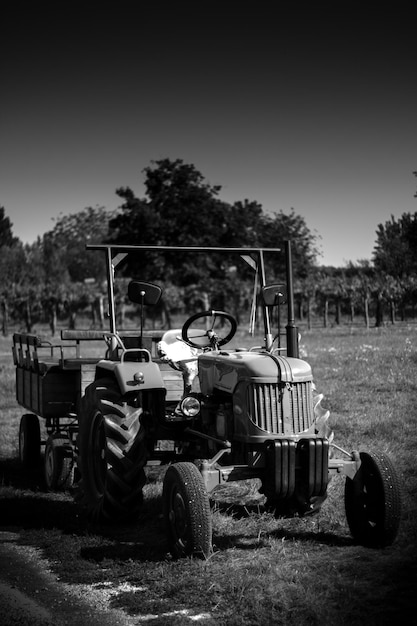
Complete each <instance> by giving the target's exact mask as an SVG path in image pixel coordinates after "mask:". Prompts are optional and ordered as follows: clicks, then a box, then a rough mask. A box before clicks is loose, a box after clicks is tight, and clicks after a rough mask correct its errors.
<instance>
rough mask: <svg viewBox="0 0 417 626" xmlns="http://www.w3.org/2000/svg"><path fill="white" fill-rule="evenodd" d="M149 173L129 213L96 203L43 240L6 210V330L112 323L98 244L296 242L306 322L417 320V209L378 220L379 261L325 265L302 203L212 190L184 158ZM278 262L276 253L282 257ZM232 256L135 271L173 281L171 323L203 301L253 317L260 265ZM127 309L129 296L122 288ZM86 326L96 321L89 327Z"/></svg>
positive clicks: (276, 271) (272, 267)
mask: <svg viewBox="0 0 417 626" xmlns="http://www.w3.org/2000/svg"><path fill="white" fill-rule="evenodd" d="M143 173H144V177H145V180H144V185H145V195H144V197H142V198H139V197H137V196H136V194H135V193H134V191H133V190H132V189H131V188H130V187H120V188H118V189H117V190H116V195H117V196H118V197H119V199H120V201H121V203H120V206H119V207H118V209H115V210H108V209H106V208H105V207H95V208H92V207H88V208H86V209H84V210H83V211H80V212H79V213H76V214H71V215H66V216H61V217H60V218H59V219H58V220H57V221H56V224H55V226H54V228H53V229H52V230H51V231H49V232H47V233H45V234H44V235H43V236H42V237H38V239H37V241H36V242H34V243H33V244H23V243H22V242H21V241H20V240H19V239H18V238H17V237H15V236H14V235H13V228H12V224H11V222H10V219H9V218H8V217H7V215H6V208H5V207H1V206H0V251H1V255H0V271H1V272H2V287H1V293H0V302H1V324H2V333H3V335H7V334H9V332H10V329H11V328H13V329H15V328H22V329H25V330H26V331H28V332H32V330H33V328H34V327H35V325H36V324H39V323H43V324H44V323H48V324H49V326H50V328H51V332H52V333H53V334H54V332H55V330H56V327H57V324H58V321H59V320H64V319H65V322H66V323H67V324H68V325H69V326H70V327H73V328H74V327H75V326H76V324H77V323H78V318H79V316H80V315H81V314H83V315H84V316H85V314H88V315H89V317H90V321H89V322H88V323H90V324H91V325H93V326H99V327H103V325H104V324H105V310H106V303H105V298H106V290H105V284H104V277H105V275H104V263H103V258H102V256H101V255H100V254H98V253H94V252H87V251H86V250H85V245H86V244H88V243H112V244H117V243H119V244H138V245H140V244H141V245H164V246H210V247H211V246H214V247H216V246H224V247H246V246H247V247H265V248H268V247H280V246H282V247H283V242H284V240H286V239H290V240H292V242H293V269H294V277H295V281H294V284H295V301H296V310H297V315H298V320H299V322H301V323H305V324H306V325H307V327H308V328H311V327H312V325H313V323H317V320H320V323H322V324H323V325H324V326H328V325H330V324H340V323H342V319H344V320H345V321H346V320H347V321H349V322H353V321H354V319H357V318H358V316H361V318H362V319H363V323H364V324H366V325H367V326H368V327H369V326H370V325H371V324H375V325H376V326H380V325H382V324H384V323H385V322H386V321H388V322H389V323H395V321H396V320H397V319H402V320H405V319H407V318H410V317H414V314H415V308H416V304H417V212H416V213H414V214H409V213H404V214H403V215H402V216H401V217H400V218H399V219H394V217H392V218H391V220H389V221H388V222H386V223H385V224H379V225H377V226H376V240H375V248H374V254H373V259H372V260H363V261H361V262H358V263H356V264H354V263H349V264H348V265H347V266H346V267H343V268H335V267H324V266H320V265H319V264H318V255H319V253H318V246H317V236H316V235H315V234H313V233H312V232H311V231H310V229H309V228H308V227H307V224H306V223H305V220H304V218H303V217H301V216H299V215H297V214H296V213H295V211H294V209H291V211H290V212H289V213H284V212H282V211H280V212H276V213H273V214H266V213H265V212H264V211H263V209H262V206H261V205H260V204H259V203H258V202H256V201H254V200H247V199H245V200H243V201H236V202H234V203H226V202H224V201H223V200H221V199H220V197H219V193H220V191H221V187H220V186H218V185H211V184H210V183H208V182H207V181H206V179H205V178H204V176H203V175H202V174H201V173H200V172H199V171H198V170H197V169H196V168H195V166H194V165H192V164H188V163H184V162H183V161H182V160H181V159H176V160H170V159H161V160H158V161H151V164H150V165H149V166H148V167H146V168H145V169H144V171H143ZM274 257H275V255H274ZM266 265H267V267H266V271H267V276H268V279H269V280H271V281H279V280H283V279H284V276H283V275H282V273H281V270H280V268H283V267H284V266H283V263H280V262H279V259H278V263H277V259H276V257H275V258H274V261H273V264H272V261H271V259H270V258H269V257H268V256H267V257H266ZM232 270H233V268H231V267H227V266H226V265H225V263H224V259H223V258H221V257H216V256H214V257H212V258H210V259H207V258H202V256H199V255H195V254H193V255H192V254H191V253H183V254H182V255H180V256H179V255H178V253H176V254H173V253H166V254H165V255H161V254H148V255H146V257H144V258H143V257H141V259H140V263H139V262H137V261H136V262H135V261H132V263H131V264H130V265H129V266H126V267H125V269H124V271H125V273H126V276H136V277H138V278H141V279H143V280H151V281H153V282H160V283H161V284H162V285H163V287H164V293H165V299H164V322H163V323H165V324H166V325H170V316H171V315H172V313H174V312H176V311H186V312H189V313H192V312H194V310H196V309H195V307H200V308H209V307H214V306H216V307H217V308H225V309H226V310H228V311H230V312H232V313H234V314H235V315H236V316H237V317H238V319H239V320H240V319H242V320H243V319H244V317H245V315H246V314H247V311H248V309H249V308H250V300H251V295H252V291H253V285H252V282H251V281H252V278H251V277H250V274H249V269H248V270H247V271H246V272H245V271H243V272H240V271H239V272H234V271H232ZM116 297H117V298H118V301H119V305H120V306H119V311H120V315H122V316H123V314H124V294H122V293H116ZM84 323H85V322H84Z"/></svg>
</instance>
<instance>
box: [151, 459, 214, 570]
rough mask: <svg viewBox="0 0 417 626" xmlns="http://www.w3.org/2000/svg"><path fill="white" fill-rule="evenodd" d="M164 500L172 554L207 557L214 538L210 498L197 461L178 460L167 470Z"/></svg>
mask: <svg viewBox="0 0 417 626" xmlns="http://www.w3.org/2000/svg"><path fill="white" fill-rule="evenodd" d="M162 499H163V506H164V517H165V523H166V526H167V532H168V542H169V547H170V551H171V554H172V556H173V557H174V558H181V557H186V556H193V555H195V556H203V557H205V558H207V557H208V556H209V554H210V553H211V537H212V528H211V513H210V501H209V497H208V494H207V490H206V487H205V484H204V480H203V477H202V476H201V474H200V472H199V470H198V469H197V467H196V466H195V465H194V464H193V463H187V462H181V463H175V464H174V465H171V466H170V467H169V468H168V469H167V471H166V474H165V477H164V484H163V491H162Z"/></svg>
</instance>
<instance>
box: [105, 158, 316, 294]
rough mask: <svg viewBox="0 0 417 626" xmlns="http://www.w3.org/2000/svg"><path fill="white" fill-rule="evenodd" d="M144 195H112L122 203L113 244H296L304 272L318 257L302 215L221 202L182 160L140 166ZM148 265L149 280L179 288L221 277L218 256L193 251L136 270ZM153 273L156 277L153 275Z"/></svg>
mask: <svg viewBox="0 0 417 626" xmlns="http://www.w3.org/2000/svg"><path fill="white" fill-rule="evenodd" d="M144 173H145V189H146V197H145V198H142V199H139V198H137V197H136V196H135V194H134V192H133V191H132V190H131V189H130V188H128V187H127V188H120V189H118V190H117V191H116V193H117V194H118V195H119V196H120V197H121V198H122V199H123V200H124V203H123V205H122V206H121V210H122V211H121V213H120V214H119V215H117V216H116V217H115V218H114V219H113V220H111V222H110V228H111V232H112V237H111V240H112V242H114V243H124V244H142V245H167V246H170V245H172V246H212V247H216V246H221V247H223V246H224V247H225V246H230V247H240V246H253V247H279V246H281V245H282V244H283V241H284V240H285V239H287V238H292V239H294V240H295V245H294V249H295V259H296V262H295V270H296V272H306V268H307V266H308V265H309V264H310V263H313V262H314V260H315V255H316V253H317V251H316V249H315V246H314V242H315V237H314V236H313V235H312V234H311V233H310V231H309V230H308V228H307V226H306V224H305V221H304V219H303V218H302V217H300V216H298V215H296V214H295V212H294V210H292V212H291V214H290V215H285V214H284V213H282V212H280V213H276V214H274V215H272V216H271V215H265V214H264V213H263V211H262V206H261V205H260V204H259V203H257V202H256V201H249V200H247V199H246V200H244V201H238V202H235V203H234V204H232V205H231V204H229V203H226V202H224V201H222V200H220V198H219V192H220V190H221V187H220V186H219V185H210V184H209V183H207V182H206V181H205V179H204V177H203V175H202V174H201V173H200V172H199V171H198V170H197V169H196V168H195V167H194V165H189V164H186V163H184V162H183V161H182V160H181V159H176V160H174V161H171V160H170V159H162V160H159V161H152V162H151V166H149V167H147V168H145V170H144ZM149 266H151V267H152V276H153V277H154V278H159V279H161V278H164V279H167V280H170V281H172V282H174V283H177V284H178V283H180V284H181V285H185V286H186V285H189V284H193V283H201V282H204V281H207V280H208V278H209V276H210V277H211V278H216V277H217V278H220V277H221V276H224V272H225V267H224V263H223V260H222V258H221V257H217V258H213V259H206V258H204V259H201V258H198V255H196V254H195V253H192V254H184V255H183V257H182V258H179V257H178V254H176V255H175V256H174V255H169V254H167V255H165V258H164V259H163V260H162V261H157V259H156V257H154V258H152V256H150V255H147V258H146V259H143V260H141V265H140V267H141V271H142V273H143V272H145V271H146V268H147V267H148V268H149ZM155 270H157V271H156V273H155Z"/></svg>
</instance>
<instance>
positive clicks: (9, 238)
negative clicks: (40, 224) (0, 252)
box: [0, 206, 19, 248]
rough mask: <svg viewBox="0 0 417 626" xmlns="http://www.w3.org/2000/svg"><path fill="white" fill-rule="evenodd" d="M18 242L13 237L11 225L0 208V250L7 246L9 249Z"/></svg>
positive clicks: (0, 207) (2, 208)
mask: <svg viewBox="0 0 417 626" xmlns="http://www.w3.org/2000/svg"><path fill="white" fill-rule="evenodd" d="M18 242H19V239H18V238H17V237H14V236H13V232H12V223H11V222H10V219H9V218H8V217H6V212H5V209H4V207H2V206H0V248H3V247H4V246H8V247H9V248H10V247H12V246H14V245H15V244H17V243H18Z"/></svg>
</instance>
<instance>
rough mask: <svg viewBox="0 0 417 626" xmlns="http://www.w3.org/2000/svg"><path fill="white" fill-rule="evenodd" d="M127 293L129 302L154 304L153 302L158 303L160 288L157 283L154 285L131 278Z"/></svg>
mask: <svg viewBox="0 0 417 626" xmlns="http://www.w3.org/2000/svg"><path fill="white" fill-rule="evenodd" d="M127 295H128V297H129V300H130V301H131V302H135V303H136V304H146V305H149V306H154V305H155V304H158V302H159V300H160V298H161V295H162V289H161V287H159V286H158V285H154V284H152V283H144V282H141V281H139V280H132V281H131V282H130V283H129V287H128V289H127Z"/></svg>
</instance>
